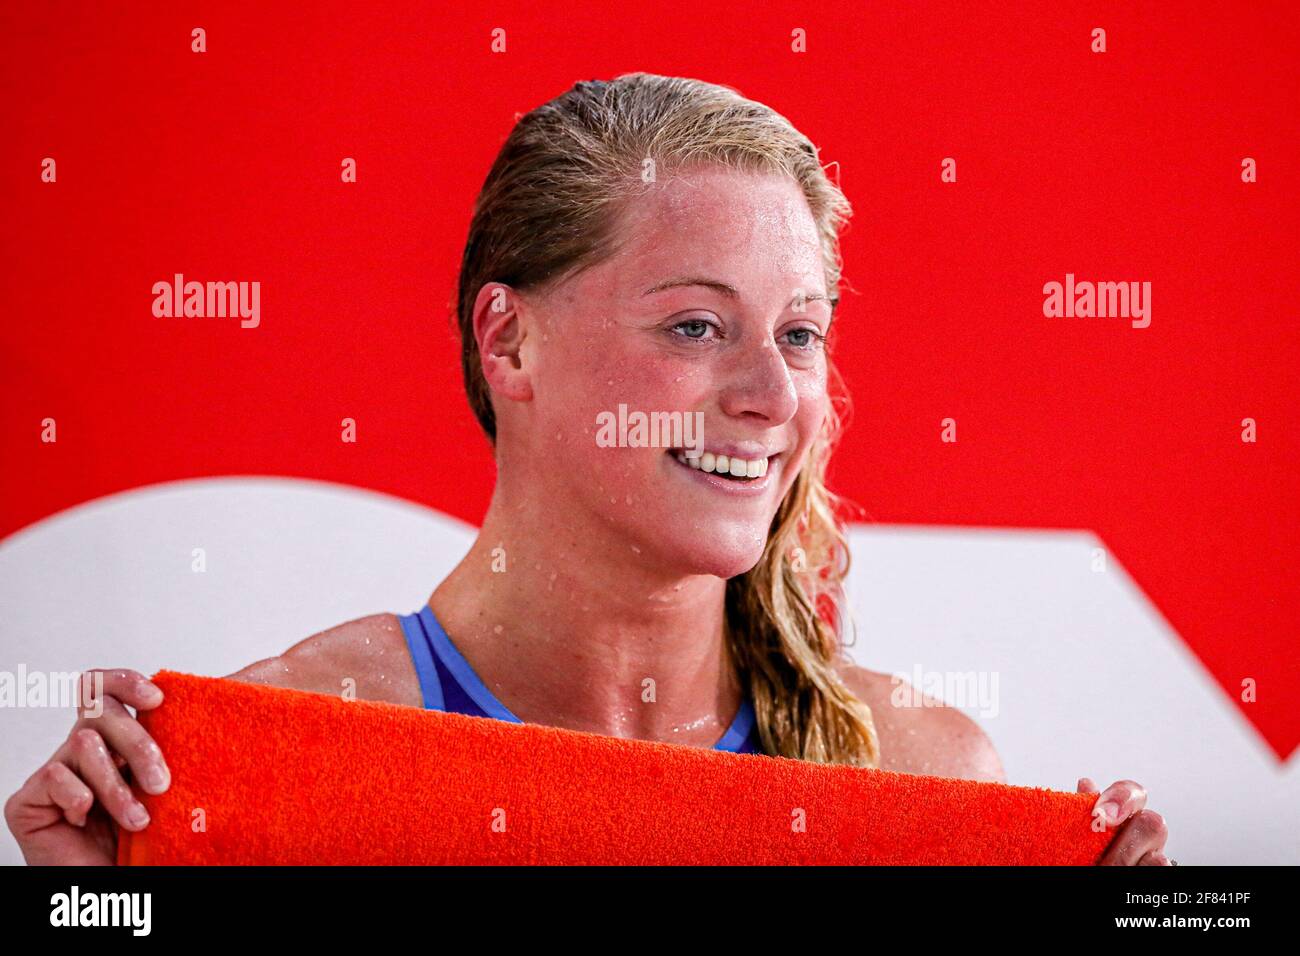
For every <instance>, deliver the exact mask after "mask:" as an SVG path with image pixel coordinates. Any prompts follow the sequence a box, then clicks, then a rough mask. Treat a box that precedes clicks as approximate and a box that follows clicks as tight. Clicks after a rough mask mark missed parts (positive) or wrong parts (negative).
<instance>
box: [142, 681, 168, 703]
mask: <svg viewBox="0 0 1300 956" xmlns="http://www.w3.org/2000/svg"><path fill="white" fill-rule="evenodd" d="M140 693H141V694H142V695H143V696H144V698H145V699H146V700H162V697H163V692H162V690H161V689H160V688H159V687H158V685H157V684H147V685H145V687H144V689H143V690H142V691H141V692H140Z"/></svg>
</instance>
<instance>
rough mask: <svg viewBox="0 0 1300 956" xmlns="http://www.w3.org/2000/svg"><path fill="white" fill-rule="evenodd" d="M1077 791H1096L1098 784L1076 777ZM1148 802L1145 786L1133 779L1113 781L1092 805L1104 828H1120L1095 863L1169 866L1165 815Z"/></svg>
mask: <svg viewBox="0 0 1300 956" xmlns="http://www.w3.org/2000/svg"><path fill="white" fill-rule="evenodd" d="M1079 792H1080V793H1097V785H1096V784H1095V783H1093V782H1092V781H1091V780H1089V779H1088V778H1087V777H1083V778H1081V779H1080V780H1079ZM1146 805H1147V792H1146V788H1145V787H1143V786H1142V785H1141V784H1140V783H1135V782H1134V781H1132V780H1121V781H1119V782H1118V783H1112V784H1111V785H1110V786H1109V787H1107V788H1106V789H1105V790H1104V791H1103V792H1102V793H1101V794H1100V795H1099V796H1098V797H1097V802H1096V803H1095V804H1094V805H1093V810H1092V812H1093V814H1094V815H1100V816H1101V818H1102V819H1103V820H1104V822H1105V825H1106V829H1108V830H1109V829H1114V828H1115V827H1119V832H1118V833H1116V834H1115V838H1114V839H1113V840H1111V841H1110V846H1108V847H1106V852H1105V853H1104V854H1102V857H1101V859H1100V860H1099V861H1098V862H1097V865H1098V866H1170V865H1171V864H1170V861H1169V858H1168V857H1167V856H1165V854H1164V848H1165V840H1167V839H1168V838H1169V830H1168V829H1167V828H1166V827H1165V818H1164V817H1162V816H1161V815H1160V814H1158V813H1156V812H1155V811H1154V810H1147V809H1144V808H1145V807H1146Z"/></svg>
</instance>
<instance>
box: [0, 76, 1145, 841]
mask: <svg viewBox="0 0 1300 956" xmlns="http://www.w3.org/2000/svg"><path fill="white" fill-rule="evenodd" d="M848 214H849V207H848V204H847V202H846V200H845V198H844V196H843V195H842V194H841V193H840V191H839V190H838V189H837V188H836V186H835V185H834V184H833V183H832V182H831V181H830V180H829V179H828V178H827V176H826V174H825V173H824V171H823V169H822V165H821V163H820V161H819V159H818V155H817V151H816V149H815V148H814V147H813V145H812V144H811V143H810V142H809V140H808V139H807V138H806V137H805V136H804V135H803V134H801V133H800V132H799V131H798V130H796V129H795V128H794V127H793V126H792V125H791V124H790V123H789V122H788V121H787V120H786V119H785V118H783V117H782V116H780V115H778V114H777V113H775V112H773V111H772V110H771V109H769V108H768V107H766V106H763V105H761V104H759V103H755V102H752V101H749V100H746V99H743V98H742V97H740V96H739V95H738V94H736V93H735V92H733V91H731V90H729V89H727V88H724V87H721V86H715V85H711V84H708V83H703V82H698V81H695V80H687V79H680V78H668V77H661V76H653V75H648V74H631V75H626V76H621V77H619V78H618V79H616V80H613V81H612V82H596V81H592V82H583V83H578V84H577V85H576V86H574V87H573V89H571V90H570V91H568V92H567V93H565V94H564V95H562V96H560V97H559V98H557V99H555V100H553V101H552V102H549V103H546V104H545V105H543V106H541V107H539V108H538V109H536V110H534V111H532V112H531V113H529V114H528V115H526V116H524V117H523V118H521V119H520V120H519V121H518V123H517V125H516V126H515V128H514V130H513V132H512V133H511V134H510V137H509V138H508V140H507V141H506V143H505V145H504V146H503V147H502V149H501V152H500V155H499V156H498V157H497V160H496V162H495V164H494V165H493V167H492V169H491V171H490V173H489V174H488V177H487V181H486V182H485V184H484V186H483V190H482V193H481V194H480V196H479V199H478V202H477V205H476V207H475V211H474V216H473V221H472V223H471V225H470V231H469V237H468V241H467V242H466V244H465V252H464V259H463V262H462V266H461V273H460V285H459V298H458V320H459V324H460V331H461V336H462V342H463V348H462V355H461V360H462V365H463V369H464V376H465V385H466V389H467V392H468V396H469V402H470V406H471V407H472V409H473V411H474V414H475V415H476V416H477V417H478V420H479V421H480V422H481V423H482V426H483V428H484V431H485V432H486V433H487V436H488V438H489V439H490V440H491V441H492V443H493V446H494V451H495V456H496V465H497V482H496V487H495V490H494V493H493V498H492V503H491V506H490V508H489V509H488V512H487V515H486V517H485V518H484V520H483V525H482V530H481V532H480V534H479V536H478V539H477V540H476V542H475V543H474V545H473V547H472V549H471V550H470V552H469V554H468V555H467V556H466V557H465V559H464V560H463V561H462V562H461V563H460V565H459V566H458V567H457V568H456V569H455V570H454V571H453V572H452V573H451V575H450V576H449V577H448V578H447V579H446V580H444V581H442V582H441V583H440V584H438V585H437V587H436V589H435V590H434V591H433V594H432V596H431V597H430V599H429V601H428V603H427V604H426V605H425V606H424V607H423V608H422V609H421V610H419V611H417V612H415V613H413V614H409V615H404V616H399V615H394V614H376V615H374V616H372V617H367V618H362V619H360V620H356V621H351V622H348V623H346V624H342V625H340V626H338V627H335V628H333V629H331V630H328V631H325V632H323V633H320V634H317V635H315V636H313V637H310V638H308V639H306V640H304V641H302V642H300V643H298V644H296V645H294V646H293V647H291V648H290V649H289V650H287V651H286V652H285V653H284V654H282V655H280V656H279V657H275V658H270V659H268V660H263V661H259V662H257V663H255V664H252V665H250V666H249V667H246V668H244V669H243V670H241V671H239V672H237V673H235V674H232V675H230V676H231V677H233V678H235V679H238V680H245V681H253V682H258V683H267V684H275V685H280V686H285V687H293V688H297V689H300V690H308V691H319V692H322V693H337V691H338V688H339V686H340V681H341V679H342V678H343V677H351V678H354V679H355V680H356V682H357V687H356V689H357V694H358V695H359V696H361V697H363V698H369V699H374V700H382V701H388V702H390V703H394V704H403V705H410V706H413V707H430V708H439V709H446V710H455V711H459V712H462V713H472V714H477V715H479V716H487V717H492V718H496V719H503V720H515V721H524V722H528V723H538V724H548V725H552V726H557V727H567V728H570V729H574V730H581V731H589V732H594V733H601V734H609V735H612V736H617V737H635V738H640V739H645V740H657V741H666V742H670V743H677V744H682V745H685V746H690V747H714V748H718V749H723V750H731V751H737V752H757V753H763V754H773V755H781V756H785V757H794V758H799V759H803V760H811V761H819V762H833V763H845V764H853V765H857V766H862V767H881V768H885V769H890V770H896V771H902V772H909V773H925V774H935V775H941V776H950V777H966V778H971V779H979V780H1002V779H1003V772H1002V768H1001V766H1000V763H999V760H998V756H997V754H996V752H995V751H994V749H993V746H992V744H991V743H990V742H989V740H988V738H987V737H986V736H985V735H984V734H983V733H982V732H981V731H980V729H979V728H978V727H977V726H976V725H975V724H974V723H973V722H972V721H971V720H969V719H968V718H967V717H965V716H964V715H962V714H961V713H960V712H958V711H957V710H954V709H951V708H946V707H932V706H926V707H915V708H896V707H893V706H891V704H890V694H891V691H892V690H893V689H894V688H893V685H892V684H891V680H890V678H889V676H888V675H885V674H879V673H874V672H871V671H868V670H863V669H861V668H858V667H854V666H852V665H851V664H849V663H848V662H847V660H846V659H845V658H844V657H843V653H842V647H841V643H840V640H839V634H838V621H839V613H838V608H839V599H840V590H839V586H840V582H841V581H842V579H843V576H844V573H845V570H846V567H847V554H846V550H845V541H844V538H843V537H842V535H841V533H840V530H839V528H838V527H837V524H836V520H835V516H834V512H833V510H832V498H831V495H830V493H829V492H828V490H827V488H826V486H825V484H824V482H823V475H824V473H825V469H826V463H827V458H828V456H829V455H830V452H831V447H832V443H833V441H834V438H835V431H836V425H837V416H836V413H835V407H834V404H833V401H832V389H831V379H832V369H831V365H830V360H829V358H828V355H827V350H826V339H827V336H828V335H829V334H830V330H831V323H832V320H833V318H834V316H835V310H836V305H837V303H838V301H839V292H838V286H839V280H840V263H839V253H838V231H839V229H840V227H841V225H842V224H843V222H844V220H845V219H846V218H847V216H848ZM616 413H617V414H618V415H620V416H621V418H620V420H621V421H626V420H627V419H628V417H629V416H635V415H637V414H640V415H643V416H649V415H655V414H659V415H661V416H671V415H674V414H675V415H677V416H678V417H679V420H681V421H683V422H686V423H688V424H689V423H692V422H698V423H700V424H701V425H702V430H701V431H700V432H699V433H694V432H692V434H691V435H690V437H689V440H686V439H685V438H684V437H683V436H685V435H686V431H685V430H681V429H678V430H673V429H668V430H666V431H665V433H664V434H661V435H659V439H660V440H659V441H658V442H657V443H651V442H647V441H646V440H645V439H646V435H645V434H640V436H639V437H640V438H641V440H640V441H636V440H628V438H629V436H627V435H623V434H620V435H619V436H618V437H619V440H618V441H616V442H611V441H609V440H598V439H599V438H600V437H601V435H600V434H599V432H600V431H601V426H600V425H599V424H598V423H601V422H604V423H606V424H607V423H608V422H610V421H611V418H610V416H612V415H615V414H616ZM659 420H661V421H662V420H666V419H664V418H661V419H659ZM665 434H666V435H668V436H672V437H670V438H667V439H665V437H664V435H665ZM604 437H605V438H606V439H607V438H608V435H607V434H606V435H605V436H604ZM636 437H637V435H633V436H632V438H636ZM104 676H105V693H106V700H105V708H104V713H103V715H102V716H100V717H95V718H90V717H86V716H82V717H81V718H79V719H78V721H77V722H76V724H75V726H74V728H73V731H72V733H71V734H70V736H69V738H68V739H67V741H66V742H64V744H63V745H62V746H61V747H60V748H59V750H58V751H57V752H56V753H55V755H54V757H53V758H52V759H51V760H50V761H49V762H48V763H47V764H46V765H45V766H43V767H42V768H41V769H40V770H38V771H37V773H35V774H34V775H33V776H32V778H31V779H30V780H29V781H28V782H27V783H26V784H25V785H24V786H23V788H22V789H21V790H20V791H19V792H18V793H17V794H15V795H14V796H13V797H12V798H10V800H9V802H8V804H7V805H6V812H5V815H6V820H7V821H8V823H9V826H10V828H11V829H12V830H13V831H14V833H15V835H16V836H17V838H18V840H19V843H20V844H21V846H22V848H23V852H24V854H25V856H26V858H27V860H28V862H30V863H109V862H112V860H113V849H114V845H115V827H118V826H121V827H127V828H128V829H131V830H138V829H141V828H142V827H144V826H147V825H148V822H147V817H144V816H142V814H143V807H141V806H140V805H139V804H138V803H136V802H135V801H134V800H133V799H132V797H131V796H130V793H129V791H128V789H127V788H126V787H125V785H124V780H123V768H126V767H129V770H130V773H131V774H133V775H134V776H135V778H136V779H137V780H139V781H140V782H141V785H142V786H143V787H144V789H145V790H147V791H150V792H161V791H162V790H163V789H165V788H166V786H167V785H168V777H167V770H166V765H165V760H164V759H163V756H162V755H161V754H160V753H159V750H158V748H157V746H156V745H154V743H153V742H152V741H151V740H150V739H149V737H148V735H147V734H146V733H145V731H144V730H143V728H142V727H141V726H140V725H139V724H138V723H137V722H136V721H135V719H134V718H133V717H132V715H131V714H130V713H129V712H128V711H127V710H126V707H125V706H124V705H129V706H132V707H135V708H140V709H148V708H150V707H154V706H157V704H158V703H159V694H158V692H157V690H156V688H153V689H152V690H151V685H150V683H149V682H148V681H147V680H146V679H145V678H144V677H143V676H141V675H139V674H137V673H135V672H132V671H123V670H118V671H105V672H104ZM648 688H653V693H652V694H650V693H647V689H648ZM1080 789H1081V790H1084V791H1088V792H1095V791H1096V788H1095V787H1094V786H1093V785H1092V784H1091V782H1090V781H1088V780H1086V779H1085V780H1081V781H1080ZM1144 803H1145V792H1144V791H1143V789H1142V788H1141V787H1140V786H1139V785H1138V784H1136V783H1133V782H1132V781H1122V782H1120V783H1116V784H1114V785H1112V786H1111V787H1110V788H1108V789H1107V790H1106V791H1105V793H1104V794H1101V795H1100V796H1099V799H1098V805H1099V806H1100V807H1105V808H1108V809H1113V813H1112V814H1111V815H1110V816H1109V817H1108V819H1109V821H1110V824H1111V825H1112V826H1115V827H1116V828H1117V835H1116V839H1115V840H1114V842H1113V844H1112V845H1111V848H1110V850H1109V851H1108V854H1107V857H1106V862H1109V863H1122V864H1133V863H1143V864H1164V863H1166V862H1167V860H1166V859H1165V857H1164V855H1163V854H1162V853H1161V849H1162V847H1163V845H1164V842H1165V829H1164V824H1163V821H1162V820H1161V819H1160V817H1159V815H1157V814H1154V813H1152V812H1150V811H1145V810H1144V809H1143V806H1144Z"/></svg>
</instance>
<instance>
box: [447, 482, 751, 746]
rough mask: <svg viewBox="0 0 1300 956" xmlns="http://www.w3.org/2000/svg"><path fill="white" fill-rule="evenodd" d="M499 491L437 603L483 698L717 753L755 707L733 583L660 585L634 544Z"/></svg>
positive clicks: (539, 716)
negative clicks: (487, 694)
mask: <svg viewBox="0 0 1300 956" xmlns="http://www.w3.org/2000/svg"><path fill="white" fill-rule="evenodd" d="M500 490H501V489H500V487H498V495H497V496H494V498H493V501H492V506H491V507H490V509H489V511H488V514H487V517H486V518H485V519H484V522H483V528H482V530H481V531H480V533H479V536H478V538H477V540H476V541H475V542H474V546H473V548H472V549H471V550H470V552H469V554H468V555H467V556H466V557H465V559H464V560H463V561H461V563H460V564H459V565H458V566H457V567H456V569H455V570H454V571H452V573H451V574H450V575H449V576H448V577H447V579H446V580H445V581H443V582H442V584H440V585H439V586H438V588H437V590H435V591H434V593H433V596H432V597H431V598H430V605H431V607H432V609H433V612H434V614H435V615H437V617H438V620H439V621H440V622H441V623H442V625H443V627H444V629H445V630H446V631H447V633H448V635H449V636H450V637H451V639H452V641H453V643H455V645H456V647H457V649H458V650H460V652H461V653H462V654H463V655H464V656H465V658H466V660H467V661H468V662H469V664H470V666H471V667H473V668H474V670H475V672H476V673H477V674H478V675H479V677H480V678H482V680H483V682H484V684H486V685H487V687H488V688H489V689H490V690H491V691H492V693H493V694H494V695H496V696H497V698H498V699H500V700H501V702H502V703H503V704H505V706H506V707H508V708H509V709H510V710H511V711H512V712H513V713H514V714H515V716H517V717H519V718H520V719H521V720H523V721H526V722H528V723H538V724H546V725H549V726H556V727H565V728H568V729H572V730H584V731H589V732H593V733H601V734H608V735H610V736H615V737H636V738H640V739H647V740H661V741H665V742H669V743H681V744H685V745H689V746H702V747H712V746H713V745H714V744H715V743H716V742H717V740H718V738H720V737H721V736H722V735H723V733H725V731H726V729H727V727H728V726H729V725H730V723H731V721H732V719H733V718H734V717H735V714H736V711H737V708H738V707H739V706H740V702H741V699H742V689H741V687H740V684H739V682H738V680H737V679H736V676H735V673H734V669H733V667H732V666H731V663H730V657H729V654H728V653H727V650H726V644H725V637H724V628H723V612H724V600H725V589H726V582H725V581H723V580H722V579H721V578H718V577H714V576H712V575H693V576H678V577H673V576H671V575H665V574H662V573H656V572H655V570H654V568H653V567H652V566H651V565H650V564H649V562H647V561H645V560H644V559H643V558H641V557H640V556H639V555H638V554H637V553H636V552H635V550H634V549H633V548H632V547H631V546H630V545H628V544H627V542H626V541H623V542H621V543H620V542H616V541H610V540H607V538H606V537H605V536H603V535H602V533H601V531H600V529H595V528H589V527H585V526H581V527H574V526H572V525H571V524H569V523H567V522H566V521H564V520H562V517H563V516H560V515H559V514H558V513H557V512H558V511H559V509H556V508H554V507H546V506H544V505H542V504H539V503H538V496H536V495H529V496H525V497H522V499H516V500H522V501H523V503H522V504H518V505H513V504H512V503H510V502H509V501H508V500H507V499H506V498H505V496H502V495H500V494H499V493H500Z"/></svg>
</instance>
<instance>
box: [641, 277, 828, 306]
mask: <svg viewBox="0 0 1300 956" xmlns="http://www.w3.org/2000/svg"><path fill="white" fill-rule="evenodd" d="M681 286H703V287H704V288H706V289H712V290H713V291H714V292H717V293H718V294H719V295H724V296H726V297H727V298H728V299H739V298H740V290H739V289H737V288H736V287H735V286H734V285H729V284H728V283H726V282H721V281H719V280H717V279H705V278H702V277H700V276H682V277H681V278H677V279H668V280H666V281H664V282H657V283H655V284H654V285H652V286H651V287H650V288H648V289H646V290H645V292H643V293H641V295H642V297H643V298H644V297H645V296H647V295H654V294H655V293H656V292H663V291H664V290H665V289H676V288H679V287H681ZM797 298H798V296H795V299H797ZM790 301H791V302H793V301H794V299H791V300H790ZM803 301H805V302H828V303H830V306H831V310H832V311H834V309H835V305H836V300H835V299H832V298H831V297H830V296H826V295H822V294H821V293H820V292H813V293H811V294H809V295H805V296H804V297H803Z"/></svg>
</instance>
